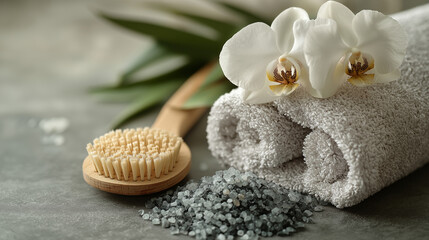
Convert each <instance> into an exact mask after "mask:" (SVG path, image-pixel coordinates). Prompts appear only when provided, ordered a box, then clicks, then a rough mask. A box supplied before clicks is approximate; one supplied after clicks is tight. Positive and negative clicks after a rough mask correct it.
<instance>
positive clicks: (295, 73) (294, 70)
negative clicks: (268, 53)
mask: <svg viewBox="0 0 429 240" xmlns="http://www.w3.org/2000/svg"><path fill="white" fill-rule="evenodd" d="M299 71H300V67H299V64H298V62H297V61H296V60H295V59H293V58H291V57H285V56H281V57H279V58H278V60H276V61H275V62H273V63H272V64H270V65H269V67H268V69H267V77H268V80H269V81H270V82H272V85H270V89H271V91H273V93H274V94H276V95H287V94H289V93H291V92H292V91H293V90H295V89H296V88H297V87H298V86H299V84H298V83H296V82H297V81H298V79H299Z"/></svg>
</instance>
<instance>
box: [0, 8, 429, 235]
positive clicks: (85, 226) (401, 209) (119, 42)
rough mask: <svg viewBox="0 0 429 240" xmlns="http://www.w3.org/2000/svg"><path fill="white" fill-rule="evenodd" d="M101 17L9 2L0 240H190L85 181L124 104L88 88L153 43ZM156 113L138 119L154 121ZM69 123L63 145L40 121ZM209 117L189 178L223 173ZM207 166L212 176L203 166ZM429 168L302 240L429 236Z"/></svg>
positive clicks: (1, 30) (1, 24) (322, 219)
mask: <svg viewBox="0 0 429 240" xmlns="http://www.w3.org/2000/svg"><path fill="white" fill-rule="evenodd" d="M147 44H148V42H147V41H143V40H142V38H140V37H138V36H136V35H133V34H124V33H123V32H122V31H121V30H118V29H117V28H114V27H112V26H110V25H108V24H106V23H105V22H103V21H101V20H100V19H97V18H96V17H95V16H94V14H93V13H92V12H91V10H90V9H89V7H88V3H87V2H86V1H65V0H62V1H59V0H58V1H48V0H43V1H0V176H1V181H0V239H186V238H187V237H184V236H172V235H171V234H170V232H169V231H168V230H165V229H162V228H161V227H160V226H152V224H150V223H148V222H146V221H143V220H142V219H141V218H140V216H139V214H138V212H137V210H139V209H141V208H143V206H144V202H145V200H146V199H147V197H125V196H118V195H113V194H109V193H105V192H101V191H99V190H97V189H94V188H92V187H90V186H89V185H87V184H86V183H85V182H84V181H83V178H82V172H81V164H82V161H83V159H84V158H85V156H86V153H85V145H86V143H88V142H90V141H91V140H92V139H93V138H94V137H98V136H99V135H101V134H103V133H105V132H106V131H108V129H109V124H110V123H111V120H112V119H113V118H114V117H115V116H116V115H117V113H118V112H119V111H121V110H122V109H123V108H124V107H125V105H123V104H106V103H100V102H97V101H95V100H94V99H93V98H91V96H90V95H89V94H87V90H88V89H89V87H91V86H97V85H99V84H106V83H109V82H112V81H114V76H115V75H116V74H117V73H118V72H120V70H122V69H123V68H124V67H125V66H127V64H128V63H129V62H130V61H131V60H132V59H133V58H134V57H135V56H137V55H138V54H139V53H140V51H141V49H143V48H144V47H146V46H147ZM155 115H156V110H154V111H153V112H151V113H149V114H148V115H145V116H144V117H142V118H140V119H137V120H135V121H134V122H132V123H130V124H129V125H128V126H129V127H137V126H147V125H150V124H151V123H152V121H153V120H154V117H155ZM52 117H65V118H67V119H68V120H69V121H70V127H69V128H68V129H67V130H66V131H65V132H64V133H62V134H61V135H62V136H63V137H64V139H65V142H64V144H63V145H60V146H55V145H52V144H46V143H44V142H43V138H44V137H46V136H47V134H46V133H44V132H43V131H42V130H41V129H40V128H38V127H37V126H36V127H35V126H34V123H37V122H39V121H40V120H42V119H47V118H52ZM205 126H206V125H205V119H203V120H202V121H201V122H200V123H199V124H198V125H197V126H196V127H195V128H194V129H193V130H192V131H191V132H190V133H189V135H188V136H187V137H186V138H185V141H186V142H187V143H188V144H189V146H190V148H191V150H192V153H193V165H192V169H191V173H190V174H189V176H188V178H200V177H201V176H204V175H211V174H212V173H214V172H215V170H217V169H220V166H218V165H217V163H216V161H215V160H214V159H213V158H212V157H211V155H210V153H209V152H208V150H207V144H206V140H205ZM201 169H205V170H201ZM428 183H429V166H425V167H423V168H422V169H419V170H418V171H416V172H414V173H413V174H411V175H410V176H408V177H406V178H404V179H403V180H401V181H398V182H397V183H395V184H393V185H392V186H390V187H388V188H386V189H384V190H382V191H381V192H379V193H377V194H376V195H374V196H373V197H371V198H369V199H368V200H366V201H364V202H363V203H361V204H359V205H357V206H355V207H352V208H347V209H343V210H340V209H336V208H333V207H327V208H325V211H324V212H320V213H315V214H314V220H315V222H316V224H313V225H308V227H307V229H306V230H305V231H303V232H300V233H298V234H295V235H294V236H293V237H292V239H376V238H378V239H427V236H428V235H429V220H428V219H429V188H428V187H427V185H428Z"/></svg>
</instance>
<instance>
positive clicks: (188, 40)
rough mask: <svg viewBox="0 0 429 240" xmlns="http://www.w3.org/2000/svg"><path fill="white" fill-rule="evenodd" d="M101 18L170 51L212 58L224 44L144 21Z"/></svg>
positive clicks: (103, 15) (102, 15) (105, 16)
mask: <svg viewBox="0 0 429 240" xmlns="http://www.w3.org/2000/svg"><path fill="white" fill-rule="evenodd" d="M100 16H101V17H103V18H104V19H106V20H109V21H110V22H112V23H115V24H117V25H119V26H121V27H124V28H126V29H129V30H132V31H135V32H138V33H141V34H144V35H148V36H150V37H153V38H154V39H156V40H157V42H158V43H160V44H161V45H163V47H165V48H167V49H168V50H171V51H174V52H179V53H185V54H187V55H191V54H193V55H195V56H199V57H203V58H207V56H208V55H209V56H210V58H211V57H212V56H215V55H217V54H218V52H219V50H220V47H221V45H223V42H222V43H220V42H217V41H215V40H212V39H208V38H205V37H203V36H199V35H196V34H193V33H190V32H186V31H181V30H177V29H174V28H170V27H167V26H163V25H158V24H155V23H151V22H147V21H144V20H138V21H137V20H130V19H124V18H120V17H113V16H108V15H106V14H103V13H101V14H100Z"/></svg>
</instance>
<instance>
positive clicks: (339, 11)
mask: <svg viewBox="0 0 429 240" xmlns="http://www.w3.org/2000/svg"><path fill="white" fill-rule="evenodd" d="M354 17H355V15H354V14H353V12H352V11H351V10H350V9H348V8H347V7H346V6H344V5H343V4H341V3H339V2H335V1H328V2H326V3H324V4H322V6H320V8H319V11H318V12H317V18H330V19H332V20H335V21H336V22H337V26H338V33H339V34H340V35H341V38H342V39H343V41H344V42H345V43H346V45H348V46H349V47H354V46H355V45H356V44H357V38H356V36H355V35H354V32H353V28H352V21H353V18H354Z"/></svg>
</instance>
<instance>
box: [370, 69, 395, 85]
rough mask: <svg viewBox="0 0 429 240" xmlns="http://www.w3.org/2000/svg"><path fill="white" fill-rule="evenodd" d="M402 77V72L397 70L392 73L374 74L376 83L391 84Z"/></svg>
mask: <svg viewBox="0 0 429 240" xmlns="http://www.w3.org/2000/svg"><path fill="white" fill-rule="evenodd" d="M400 77H401V71H400V70H399V69H398V68H397V69H395V70H393V71H392V72H390V73H386V74H381V73H376V74H374V82H375V83H389V82H393V81H396V80H398V79H399V78H400Z"/></svg>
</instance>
